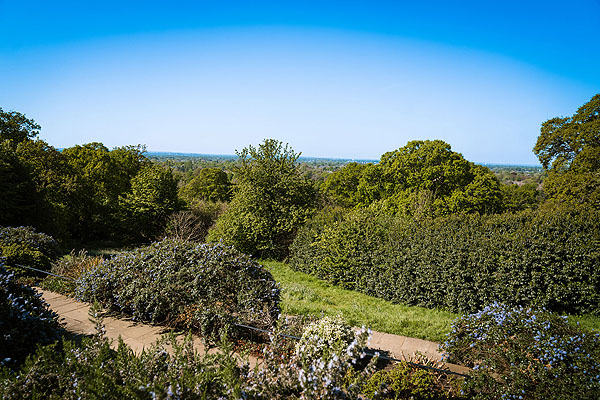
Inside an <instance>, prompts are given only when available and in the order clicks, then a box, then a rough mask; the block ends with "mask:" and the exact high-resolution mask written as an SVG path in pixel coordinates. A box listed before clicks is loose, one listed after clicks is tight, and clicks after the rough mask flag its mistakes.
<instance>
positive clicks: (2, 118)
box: [0, 108, 41, 147]
mask: <svg viewBox="0 0 600 400" xmlns="http://www.w3.org/2000/svg"><path fill="white" fill-rule="evenodd" d="M40 129H41V127H40V126H39V125H38V124H36V122H35V121H34V120H32V119H29V118H27V117H26V116H25V115H24V114H21V113H20V112H17V111H4V110H2V108H0V141H4V140H8V141H10V143H11V145H12V146H13V147H16V146H17V145H18V144H19V143H21V142H23V141H26V140H31V139H34V138H35V137H36V136H37V135H38V134H39V131H40Z"/></svg>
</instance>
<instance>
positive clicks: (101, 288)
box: [76, 240, 279, 338]
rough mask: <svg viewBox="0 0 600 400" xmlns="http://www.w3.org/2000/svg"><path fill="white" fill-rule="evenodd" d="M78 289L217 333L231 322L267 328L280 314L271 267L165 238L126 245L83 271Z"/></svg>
mask: <svg viewBox="0 0 600 400" xmlns="http://www.w3.org/2000/svg"><path fill="white" fill-rule="evenodd" d="M76 286H77V288H76V297H77V298H78V299H79V300H82V301H93V300H94V299H96V300H98V301H99V302H100V303H101V304H102V305H103V306H104V307H106V308H109V309H110V310H113V311H117V312H123V313H125V314H129V315H131V316H133V318H134V319H135V320H141V321H149V322H154V323H163V324H168V325H170V326H173V327H176V328H179V329H186V330H187V329H191V330H193V331H195V332H200V333H201V334H202V335H203V336H204V337H206V338H211V337H212V338H218V337H219V336H220V332H221V330H222V329H223V328H224V327H228V328H229V329H230V332H231V334H232V335H237V334H246V333H247V330H245V329H244V330H242V329H237V328H235V326H232V325H231V324H232V323H242V324H249V325H253V326H256V327H259V328H263V329H270V328H271V327H272V326H273V324H274V322H275V321H276V319H277V317H278V315H279V288H278V286H277V283H276V282H275V281H274V280H273V277H272V276H271V274H270V273H269V272H268V271H266V270H265V269H264V268H263V267H262V266H261V265H260V264H258V263H257V262H256V261H253V260H252V259H251V258H250V256H247V255H245V254H242V253H240V252H238V251H236V250H235V249H233V248H232V247H229V246H225V245H223V244H221V243H217V244H198V243H191V242H184V241H176V240H164V241H162V242H157V243H153V244H152V245H150V246H146V247H141V248H138V249H136V250H133V251H128V252H123V253H120V254H118V255H116V256H114V257H113V258H111V259H108V260H105V261H104V262H103V263H102V264H99V265H97V266H94V267H92V268H91V269H90V270H88V271H86V272H84V273H83V274H82V275H81V276H80V277H79V279H77V281H76Z"/></svg>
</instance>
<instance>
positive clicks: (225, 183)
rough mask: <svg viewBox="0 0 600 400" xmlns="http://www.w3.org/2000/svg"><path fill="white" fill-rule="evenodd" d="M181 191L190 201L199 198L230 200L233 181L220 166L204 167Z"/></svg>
mask: <svg viewBox="0 0 600 400" xmlns="http://www.w3.org/2000/svg"><path fill="white" fill-rule="evenodd" d="M179 193H180V195H181V197H182V198H183V199H185V200H186V201H187V202H188V203H193V202H197V201H199V200H208V201H229V199H230V198H231V182H230V180H229V177H228V176H227V173H226V172H225V171H223V170H222V169H220V168H202V169H201V170H200V171H199V172H198V174H197V175H196V176H195V177H194V178H192V180H191V181H190V182H188V184H187V185H185V186H183V187H182V188H181V189H180V190H179Z"/></svg>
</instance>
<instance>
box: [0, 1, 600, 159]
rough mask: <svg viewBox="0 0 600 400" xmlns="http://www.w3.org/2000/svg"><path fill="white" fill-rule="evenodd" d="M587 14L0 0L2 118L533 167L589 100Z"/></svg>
mask: <svg viewBox="0 0 600 400" xmlns="http://www.w3.org/2000/svg"><path fill="white" fill-rule="evenodd" d="M599 38H600V2H599V1H598V0H587V1H586V0H582V1H578V0H572V1H564V0H560V1H555V0H545V1H526V0H521V1H511V0H508V1H484V0H478V1H401V0H398V1H389V2H384V1H344V2H342V1H340V2H327V1H310V0H303V1H296V2H287V1H283V0H278V1H256V0H254V1H239V2H236V1H225V0H224V1H177V0H171V1H150V0H146V1H123V0H121V1H112V0H104V1H98V2H91V1H81V0H79V1H61V0H56V1H25V0H0V107H2V108H3V109H4V110H5V111H6V110H15V111H19V112H22V113H24V114H26V115H27V116H28V117H30V118H33V119H35V120H36V121H37V122H38V123H39V124H41V125H42V133H41V135H40V136H41V138H42V139H44V140H46V141H47V142H49V143H50V144H51V145H53V146H55V147H59V148H60V147H69V146H72V145H75V144H83V143H87V142H91V141H100V142H103V143H104V144H105V145H107V146H108V147H114V146H122V145H127V144H146V145H147V147H148V150H150V151H172V152H189V153H206V154H233V153H234V151H235V150H236V149H242V148H243V147H245V146H247V145H248V144H254V145H256V144H258V143H260V142H261V141H262V140H263V139H264V138H276V139H279V140H282V141H284V142H288V143H289V144H290V145H291V146H292V147H293V148H294V150H296V151H301V152H302V153H303V155H304V156H315V157H340V158H357V159H358V158H361V159H365V158H367V159H378V158H379V157H380V156H381V154H383V153H384V152H387V151H391V150H394V149H397V148H399V147H402V146H404V145H405V144H406V142H407V141H409V140H414V139H442V140H445V141H447V142H448V143H450V144H451V145H452V148H453V149H454V150H455V151H458V152H461V153H462V154H463V155H464V156H465V157H466V158H467V159H469V160H472V161H476V162H488V163H512V164H515V163H516V164H536V163H537V158H535V156H534V155H533V153H532V152H531V149H532V147H533V146H534V144H535V141H536V138H537V136H538V134H539V129H540V125H541V123H542V122H543V121H545V120H547V119H549V118H551V117H554V116H565V115H571V114H573V113H574V112H575V111H576V109H577V108H578V107H579V106H580V105H582V104H583V103H585V102H586V101H588V100H589V99H590V98H591V97H592V96H593V95H594V94H596V93H599V92H600V40H598V39H599Z"/></svg>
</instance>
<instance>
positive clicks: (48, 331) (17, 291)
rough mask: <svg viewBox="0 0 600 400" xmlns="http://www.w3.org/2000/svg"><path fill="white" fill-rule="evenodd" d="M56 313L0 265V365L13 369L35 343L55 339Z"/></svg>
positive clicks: (56, 332)
mask: <svg viewBox="0 0 600 400" xmlns="http://www.w3.org/2000/svg"><path fill="white" fill-rule="evenodd" d="M60 331H61V328H60V325H59V324H58V316H57V315H56V314H55V313H54V312H52V311H50V310H49V309H48V304H46V302H44V300H42V299H41V295H40V294H38V293H36V292H35V290H33V289H32V288H30V287H28V286H25V285H22V284H20V283H19V282H17V281H16V279H15V275H14V273H12V272H9V271H7V270H6V268H4V266H3V265H2V264H0V366H2V365H4V366H7V367H11V368H14V367H15V366H17V365H19V363H21V362H23V361H24V360H25V357H27V355H28V354H29V353H31V352H32V351H34V350H35V346H36V345H37V344H48V343H51V342H53V341H55V340H56V339H58V337H59V334H60Z"/></svg>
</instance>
